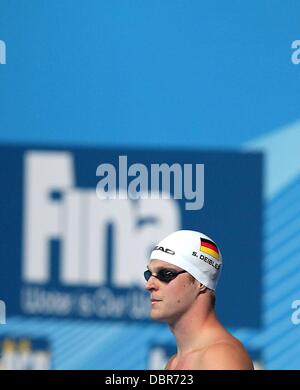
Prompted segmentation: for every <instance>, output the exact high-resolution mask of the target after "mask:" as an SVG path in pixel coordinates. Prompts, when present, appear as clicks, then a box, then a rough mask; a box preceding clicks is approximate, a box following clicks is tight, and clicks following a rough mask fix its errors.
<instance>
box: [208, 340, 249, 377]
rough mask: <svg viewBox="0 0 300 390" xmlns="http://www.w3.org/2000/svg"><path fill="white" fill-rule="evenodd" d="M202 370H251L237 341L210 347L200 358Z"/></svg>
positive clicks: (244, 352) (247, 356)
mask: <svg viewBox="0 0 300 390" xmlns="http://www.w3.org/2000/svg"><path fill="white" fill-rule="evenodd" d="M201 369H203V370H253V363H252V360H251V359H250V357H249V355H248V353H247V351H246V350H245V348H244V347H243V345H242V343H240V342H239V341H238V340H237V339H234V338H232V340H226V341H220V342H217V343H215V344H212V345H210V346H209V347H208V348H207V349H206V350H205V351H204V353H203V354H202V356H201Z"/></svg>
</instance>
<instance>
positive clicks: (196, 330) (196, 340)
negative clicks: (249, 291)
mask: <svg viewBox="0 0 300 390" xmlns="http://www.w3.org/2000/svg"><path fill="white" fill-rule="evenodd" d="M200 308H201V307H199V306H198V307H194V308H191V310H189V311H188V312H187V313H185V314H183V315H182V316H181V317H180V318H179V319H177V320H176V321H174V322H173V323H172V324H169V327H170V329H171V331H172V332H173V334H174V336H175V337H176V343H177V349H178V354H185V353H188V352H191V351H193V350H195V349H200V348H202V347H204V346H205V343H206V342H207V340H206V334H207V330H209V329H211V328H213V327H215V326H218V325H220V324H219V321H218V320H217V318H216V314H215V311H214V309H213V308H212V307H209V306H207V307H205V306H204V307H202V308H201V310H199V309H200Z"/></svg>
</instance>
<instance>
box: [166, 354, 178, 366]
mask: <svg viewBox="0 0 300 390" xmlns="http://www.w3.org/2000/svg"><path fill="white" fill-rule="evenodd" d="M175 359H176V354H174V355H173V356H171V357H170V359H169V361H168V363H167V365H166V367H165V370H172V369H173V368H174V363H175Z"/></svg>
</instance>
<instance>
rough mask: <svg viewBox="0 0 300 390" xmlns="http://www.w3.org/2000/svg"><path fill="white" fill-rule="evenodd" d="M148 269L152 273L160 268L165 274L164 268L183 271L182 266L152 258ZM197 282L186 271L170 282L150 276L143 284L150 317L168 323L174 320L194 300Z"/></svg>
mask: <svg viewBox="0 0 300 390" xmlns="http://www.w3.org/2000/svg"><path fill="white" fill-rule="evenodd" d="M148 269H149V271H150V272H151V273H152V274H153V275H157V273H159V271H162V270H164V273H165V274H166V275H167V274H168V273H166V270H169V271H171V272H176V273H177V272H180V271H183V270H182V268H179V267H177V266H176V265H173V264H170V263H167V262H165V261H162V260H152V261H151V262H150V264H149V265H148ZM197 284H198V282H196V281H195V282H193V281H192V280H191V278H190V276H189V274H188V273H187V272H184V273H180V274H179V275H177V276H176V277H175V278H174V279H172V280H171V281H170V282H164V281H161V280H159V279H158V278H156V277H155V276H151V277H150V278H149V280H148V281H147V282H146V285H145V288H146V290H148V291H149V293H150V300H151V313H150V315H151V318H152V319H155V320H162V321H166V322H168V323H172V322H174V321H176V319H178V318H179V317H180V316H182V315H183V314H184V313H185V312H186V311H187V310H188V308H189V307H190V306H191V305H192V304H193V302H194V301H195V299H196V297H197V295H198V289H197Z"/></svg>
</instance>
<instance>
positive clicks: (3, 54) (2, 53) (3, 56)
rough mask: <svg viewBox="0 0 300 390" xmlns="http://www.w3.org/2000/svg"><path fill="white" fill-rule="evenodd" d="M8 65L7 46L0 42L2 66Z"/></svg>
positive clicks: (0, 62)
mask: <svg viewBox="0 0 300 390" xmlns="http://www.w3.org/2000/svg"><path fill="white" fill-rule="evenodd" d="M5 64H6V45H5V42H4V41H1V40H0V65H5Z"/></svg>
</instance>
